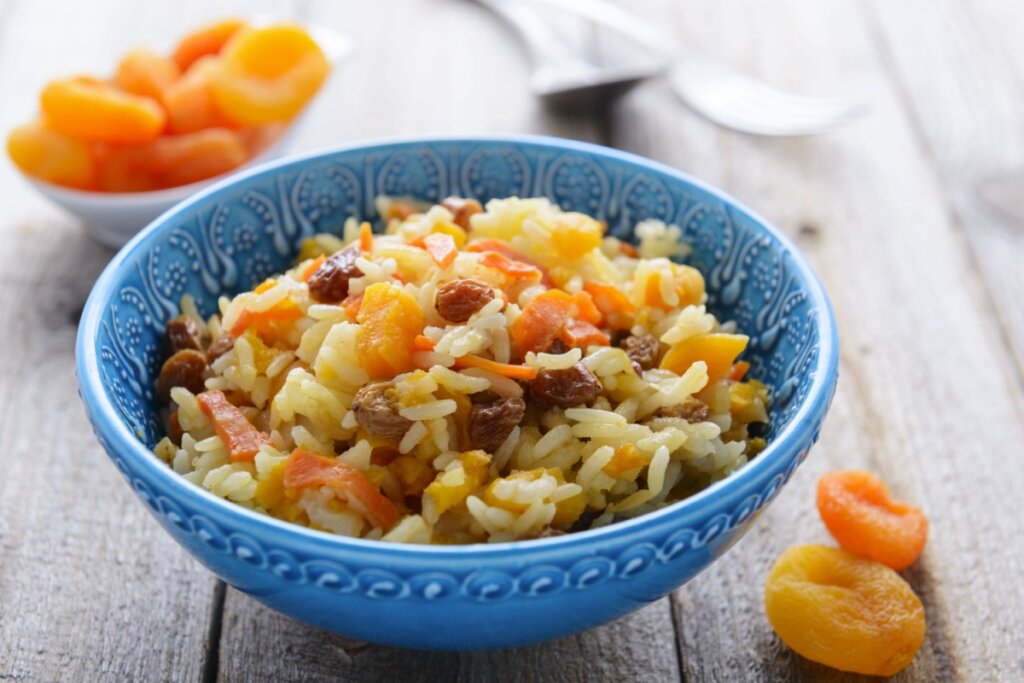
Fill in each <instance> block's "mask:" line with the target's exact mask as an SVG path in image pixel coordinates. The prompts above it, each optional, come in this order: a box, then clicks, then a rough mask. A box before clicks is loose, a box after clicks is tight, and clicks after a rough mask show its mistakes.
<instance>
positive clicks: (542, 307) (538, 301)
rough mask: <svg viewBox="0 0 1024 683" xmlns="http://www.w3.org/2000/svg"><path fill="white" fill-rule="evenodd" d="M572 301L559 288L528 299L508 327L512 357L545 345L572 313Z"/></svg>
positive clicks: (545, 346)
mask: <svg viewBox="0 0 1024 683" xmlns="http://www.w3.org/2000/svg"><path fill="white" fill-rule="evenodd" d="M575 308H576V306H575V301H574V300H573V297H572V296H571V295H570V294H566V293H565V292H563V291H562V290H560V289H549V290H548V291H546V292H542V293H541V294H538V295H537V296H535V297H533V298H532V299H530V302H529V303H528V304H526V308H524V309H523V312H522V313H521V314H520V315H519V317H518V318H516V321H515V322H514V323H513V324H512V326H511V328H510V329H509V336H510V337H511V338H512V349H513V356H515V358H517V359H522V358H523V357H525V356H526V354H527V353H528V352H530V351H533V352H541V351H544V350H545V349H547V348H548V346H549V345H550V344H551V342H552V341H554V340H555V338H556V337H557V336H558V334H559V332H561V331H562V328H563V327H565V324H566V323H567V322H569V319H570V318H571V317H572V315H573V313H575Z"/></svg>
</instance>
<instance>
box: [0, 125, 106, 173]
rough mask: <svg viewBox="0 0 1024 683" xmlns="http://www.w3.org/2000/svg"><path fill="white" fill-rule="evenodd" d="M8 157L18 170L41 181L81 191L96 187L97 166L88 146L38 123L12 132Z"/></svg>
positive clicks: (8, 137)
mask: <svg viewBox="0 0 1024 683" xmlns="http://www.w3.org/2000/svg"><path fill="white" fill-rule="evenodd" d="M7 154H8V155H9V156H10V157H11V161H13V162H14V163H15V165H17V167H18V168H20V169H21V170H22V171H24V172H25V173H27V174H29V175H30V176H33V177H35V178H39V179H40V180H46V181H48V182H51V183H56V184H57V185H65V186H67V187H76V188H80V189H90V188H92V187H93V186H94V185H95V184H96V163H95V160H94V159H93V156H92V153H91V152H90V150H89V145H88V144H86V143H84V142H82V141H81V140H75V139H74V138H69V137H67V136H66V135H61V134H60V133H57V132H55V131H53V130H50V128H48V127H47V126H46V125H45V124H43V123H41V122H39V121H36V122H34V123H29V124H27V125H24V126H18V127H17V128H15V129H14V130H12V131H11V134H10V135H8V136H7Z"/></svg>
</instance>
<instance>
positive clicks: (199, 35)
mask: <svg viewBox="0 0 1024 683" xmlns="http://www.w3.org/2000/svg"><path fill="white" fill-rule="evenodd" d="M245 27H246V23H245V22H244V21H242V20H241V19H224V20H222V21H218V22H215V23H213V24H209V25H208V26H203V27H202V28H200V29H196V30H195V31H193V32H192V33H189V34H188V35H187V36H185V37H184V38H182V39H181V41H180V42H179V43H178V46H177V47H175V48H174V54H173V55H172V56H171V59H173V60H174V62H175V63H176V64H177V65H178V68H179V69H181V70H182V71H185V70H186V69H188V68H189V67H190V66H192V64H193V63H195V62H196V61H198V60H199V59H200V58H202V57H205V56H206V55H215V54H217V53H219V52H220V51H221V50H222V49H223V48H224V46H225V45H226V44H227V42H228V41H229V40H231V38H233V37H234V35H235V34H236V33H238V32H239V31H240V30H242V29H243V28H245Z"/></svg>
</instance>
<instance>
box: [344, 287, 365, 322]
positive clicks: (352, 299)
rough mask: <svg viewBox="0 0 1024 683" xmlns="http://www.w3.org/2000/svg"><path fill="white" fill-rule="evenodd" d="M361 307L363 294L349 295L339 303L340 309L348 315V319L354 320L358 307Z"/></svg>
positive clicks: (357, 313)
mask: <svg viewBox="0 0 1024 683" xmlns="http://www.w3.org/2000/svg"><path fill="white" fill-rule="evenodd" d="M362 305H363V294H362V292H360V293H359V294H350V295H349V296H347V297H345V300H344V301H342V302H341V307H342V308H344V309H345V312H346V313H348V317H350V318H355V317H356V316H357V315H359V307H360V306H362Z"/></svg>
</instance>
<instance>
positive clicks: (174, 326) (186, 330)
mask: <svg viewBox="0 0 1024 683" xmlns="http://www.w3.org/2000/svg"><path fill="white" fill-rule="evenodd" d="M164 337H165V339H166V341H167V355H168V356H173V355H174V354H176V353H177V352H178V351H182V350H184V349H192V350H193V351H202V350H203V331H202V329H201V328H200V327H199V323H197V322H196V321H195V320H193V319H192V318H190V317H188V316H187V315H179V316H178V317H177V318H171V319H170V320H168V321H167V326H166V328H164Z"/></svg>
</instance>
